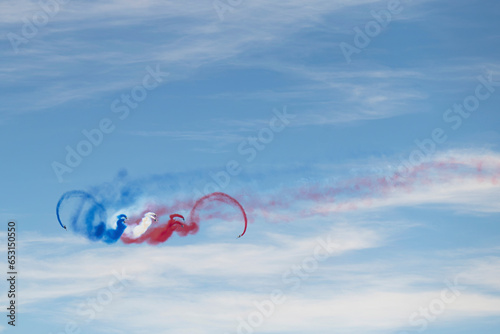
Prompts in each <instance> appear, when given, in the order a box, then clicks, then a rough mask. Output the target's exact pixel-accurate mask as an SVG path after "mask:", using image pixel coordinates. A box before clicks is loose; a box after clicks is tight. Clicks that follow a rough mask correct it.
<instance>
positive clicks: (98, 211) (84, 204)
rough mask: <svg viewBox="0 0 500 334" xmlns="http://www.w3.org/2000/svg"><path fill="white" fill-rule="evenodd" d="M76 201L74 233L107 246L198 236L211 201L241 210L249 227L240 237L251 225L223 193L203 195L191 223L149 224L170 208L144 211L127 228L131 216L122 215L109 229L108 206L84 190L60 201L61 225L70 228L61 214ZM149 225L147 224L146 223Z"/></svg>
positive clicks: (176, 219)
mask: <svg viewBox="0 0 500 334" xmlns="http://www.w3.org/2000/svg"><path fill="white" fill-rule="evenodd" d="M75 198H78V199H79V201H78V203H77V205H76V207H75V208H73V209H74V210H73V211H72V214H71V216H70V218H69V221H70V223H71V227H72V230H74V231H75V232H77V233H80V234H83V235H85V236H86V237H88V238H89V239H90V240H94V241H97V240H103V241H104V242H106V243H113V242H116V241H117V240H118V239H121V240H122V242H123V243H125V244H131V243H143V242H147V243H149V244H153V245H156V244H159V243H163V242H165V241H166V240H168V239H169V238H170V237H171V236H172V234H173V233H174V232H177V234H179V236H187V235H188V234H195V233H196V232H198V230H199V223H200V217H199V210H200V209H201V208H202V207H203V206H204V205H205V204H206V203H208V202H210V201H219V202H223V203H226V204H229V205H231V206H236V207H237V208H239V209H240V211H241V213H242V215H243V218H244V222H245V227H244V230H243V233H242V234H240V235H239V236H238V238H239V237H241V236H243V235H244V234H245V232H246V229H247V224H248V219H247V215H246V213H245V210H244V209H243V206H242V205H241V204H240V203H239V202H238V201H237V200H236V199H234V198H233V197H231V196H229V195H227V194H224V193H220V192H219V193H213V194H209V195H206V196H203V197H202V198H200V199H199V200H198V201H196V202H195V204H194V206H193V208H192V209H191V213H190V216H189V223H186V222H185V219H184V217H183V216H182V215H180V214H177V213H174V214H171V215H170V217H169V220H168V221H167V223H165V224H161V223H154V222H152V221H150V220H149V221H148V220H147V219H150V218H151V215H152V214H153V215H155V218H156V217H161V216H163V215H165V214H166V213H167V212H168V211H170V210H172V208H167V207H157V208H151V207H148V208H147V209H146V210H145V211H144V212H142V215H141V216H144V218H142V220H140V218H139V217H134V218H132V219H131V220H132V221H133V222H134V223H131V224H129V225H126V224H125V219H127V217H126V216H125V215H124V214H120V215H119V216H118V222H117V227H116V229H110V228H107V227H106V218H107V215H106V209H105V207H104V206H103V205H102V204H101V203H99V202H98V201H97V200H96V199H95V198H94V197H93V196H92V195H90V194H88V193H86V192H84V191H80V190H74V191H69V192H67V193H65V194H63V195H62V196H61V198H60V199H59V202H58V203H57V208H56V214H57V220H58V222H59V224H60V225H61V226H62V227H63V228H65V229H66V226H65V225H64V224H63V223H62V219H61V214H60V211H61V209H62V208H63V206H64V204H65V203H67V201H68V200H70V199H75ZM178 204H180V205H179V206H181V207H187V206H188V205H189V202H184V203H178ZM191 204H192V202H191ZM152 211H154V212H152ZM82 212H83V213H84V216H83V218H82V219H83V225H84V227H85V228H82V226H81V225H82V224H80V223H79V222H80V221H81V220H82V219H81V216H82ZM148 215H149V216H148ZM219 216H220V215H219ZM212 217H213V215H210V216H209V218H212ZM145 219H146V221H145ZM145 222H146V223H147V224H144V223H145ZM155 222H156V219H155ZM141 224H143V225H144V226H143V228H139V229H140V230H141V231H140V232H141V233H140V234H139V233H134V231H135V230H139V229H137V227H138V226H139V227H140V226H142V225H141ZM146 225H147V226H146ZM124 231H125V233H124Z"/></svg>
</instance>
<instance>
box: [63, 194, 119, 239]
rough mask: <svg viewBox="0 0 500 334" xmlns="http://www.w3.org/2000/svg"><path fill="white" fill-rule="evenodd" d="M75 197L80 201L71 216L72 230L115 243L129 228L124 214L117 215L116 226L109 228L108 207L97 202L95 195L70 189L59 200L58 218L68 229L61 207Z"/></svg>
mask: <svg viewBox="0 0 500 334" xmlns="http://www.w3.org/2000/svg"><path fill="white" fill-rule="evenodd" d="M74 198H78V199H79V202H78V204H77V206H76V208H75V209H74V210H73V212H72V214H71V216H70V218H69V222H70V224H71V227H72V230H74V231H75V232H77V233H79V234H82V235H85V236H86V237H87V238H89V239H90V240H93V241H97V240H102V241H104V242H105V243H108V244H112V243H115V242H116V241H117V240H118V239H120V237H121V235H122V234H123V231H125V229H126V228H127V225H126V224H125V220H126V219H127V216H125V215H123V214H121V215H119V216H118V217H117V218H118V221H117V226H116V228H115V229H110V228H107V227H106V220H107V214H106V208H105V207H104V206H103V205H102V204H100V203H99V202H97V200H96V199H95V198H94V196H92V195H90V194H89V193H86V192H84V191H81V190H73V191H68V192H66V193H64V194H63V195H62V196H61V198H60V199H59V201H58V202H57V207H56V215H57V220H58V222H59V224H60V225H61V226H62V227H63V228H64V229H67V227H66V225H64V224H63V223H62V220H61V214H60V213H61V209H62V208H63V207H64V204H66V203H67V202H68V200H70V199H74ZM84 209H85V210H84ZM82 212H84V214H82ZM82 220H83V226H82V224H79V222H80V221H82Z"/></svg>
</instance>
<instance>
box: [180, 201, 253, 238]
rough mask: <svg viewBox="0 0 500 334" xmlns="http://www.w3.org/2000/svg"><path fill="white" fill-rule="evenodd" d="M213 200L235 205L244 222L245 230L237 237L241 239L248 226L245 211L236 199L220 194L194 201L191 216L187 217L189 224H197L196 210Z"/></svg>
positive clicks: (197, 215) (198, 218)
mask: <svg viewBox="0 0 500 334" xmlns="http://www.w3.org/2000/svg"><path fill="white" fill-rule="evenodd" d="M213 200H215V201H220V202H223V203H226V204H229V205H236V206H237V207H238V208H239V209H240V211H241V214H242V215H243V219H244V220H245V228H244V229H243V233H241V234H240V235H239V236H238V238H241V237H242V236H243V235H244V234H245V232H246V231H247V225H248V219H247V214H246V212H245V209H243V206H241V204H240V203H239V202H238V201H237V200H236V199H234V198H232V197H231V196H229V195H227V194H224V193H221V192H215V193H212V194H209V195H205V196H203V197H202V198H200V199H199V200H197V201H196V203H195V204H194V207H193V209H192V210H191V214H190V215H189V221H191V224H193V223H198V222H199V220H200V217H199V214H198V210H199V209H200V208H201V207H202V206H203V204H205V203H206V202H207V201H213Z"/></svg>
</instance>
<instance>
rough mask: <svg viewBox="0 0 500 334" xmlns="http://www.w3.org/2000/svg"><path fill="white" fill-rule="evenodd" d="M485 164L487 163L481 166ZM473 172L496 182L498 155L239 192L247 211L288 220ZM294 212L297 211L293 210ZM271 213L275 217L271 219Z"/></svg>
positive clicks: (351, 208) (352, 207)
mask: <svg viewBox="0 0 500 334" xmlns="http://www.w3.org/2000/svg"><path fill="white" fill-rule="evenodd" d="M485 165H487V166H485ZM474 175H476V177H477V179H478V182H489V183H491V184H492V185H498V184H499V178H500V163H499V159H488V158H485V157H481V158H474V159H470V160H469V159H468V160H463V159H454V158H448V159H442V160H438V161H434V162H427V163H422V164H420V165H418V166H415V167H413V168H411V169H407V170H405V171H404V172H399V171H398V172H393V173H392V174H390V175H388V176H368V177H356V178H352V179H348V180H345V181H340V182H338V183H336V184H334V185H327V184H324V183H323V184H322V183H319V182H318V183H312V184H310V185H301V186H299V187H283V188H281V189H279V190H277V191H275V192H272V193H269V194H268V195H267V196H263V194H262V193H261V194H259V196H255V195H242V198H245V203H247V204H246V208H247V212H249V213H252V216H259V215H260V216H261V217H265V218H267V219H271V220H279V221H282V222H283V221H291V220H295V219H297V218H298V217H301V218H306V217H311V216H315V215H322V216H324V215H328V214H329V213H331V212H332V211H355V210H357V209H358V208H359V207H360V206H370V205H371V203H372V202H373V200H375V199H379V198H384V197H387V196H390V195H391V194H394V193H395V192H401V191H402V192H403V193H406V194H408V193H412V192H413V191H414V189H416V188H417V187H428V186H430V185H432V184H436V183H441V182H449V181H450V178H453V179H454V180H455V182H461V180H463V179H464V178H469V177H470V176H474ZM325 204H332V205H334V206H332V209H333V208H335V210H330V211H329V213H322V212H319V211H318V210H317V209H316V208H317V205H325ZM291 208H294V209H296V210H297V211H295V210H294V211H295V213H289V212H288V213H285V214H280V213H279V212H278V211H279V210H287V209H291ZM297 212H298V213H297ZM273 217H275V219H272V218H273Z"/></svg>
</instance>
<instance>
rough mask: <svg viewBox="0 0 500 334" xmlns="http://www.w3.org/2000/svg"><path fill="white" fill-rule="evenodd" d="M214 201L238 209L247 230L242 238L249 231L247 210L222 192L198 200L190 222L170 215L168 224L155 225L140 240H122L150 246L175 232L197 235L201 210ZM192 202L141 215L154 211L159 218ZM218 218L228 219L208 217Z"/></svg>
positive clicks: (213, 216)
mask: <svg viewBox="0 0 500 334" xmlns="http://www.w3.org/2000/svg"><path fill="white" fill-rule="evenodd" d="M213 201H218V202H223V203H225V204H229V205H230V206H233V207H236V208H238V209H239V210H240V211H241V213H242V215H243V219H244V222H245V228H244V230H243V233H242V234H240V235H239V236H238V238H239V237H241V236H243V235H244V234H245V232H246V230H247V224H248V219H247V215H246V212H245V210H244V209H243V206H242V205H241V204H240V203H239V202H238V201H237V200H236V199H234V198H233V197H231V196H229V195H227V194H224V193H221V192H216V193H212V194H209V195H205V196H203V197H202V198H200V199H198V200H197V201H196V202H195V203H194V205H193V207H192V209H191V212H190V214H189V219H188V222H185V223H184V222H183V221H182V220H181V219H182V218H184V217H183V216H182V215H180V214H176V213H175V214H172V215H170V219H169V220H168V222H167V223H165V224H161V223H159V224H158V223H153V225H151V227H150V228H149V229H148V230H147V231H146V232H145V233H144V234H143V235H141V236H140V237H139V238H136V239H134V238H130V237H129V236H127V235H125V234H123V235H122V237H121V240H122V241H123V243H125V244H131V243H137V244H138V243H143V242H147V243H149V244H153V245H156V244H159V243H162V242H165V241H167V240H168V239H169V238H170V237H171V236H172V234H173V233H174V232H177V233H178V234H179V235H180V236H183V237H184V236H186V235H188V234H195V233H196V232H198V230H199V223H200V215H199V210H200V209H202V208H203V207H206V205H207V204H209V203H213ZM190 203H192V202H177V203H176V205H174V206H169V207H166V206H162V207H155V206H150V207H148V208H147V209H145V210H144V211H143V212H142V213H141V217H142V216H144V214H145V213H146V212H149V211H153V212H155V213H156V214H157V216H158V217H161V216H163V215H165V214H166V213H167V212H172V211H174V212H175V211H177V210H179V208H185V207H187V205H189V204H190ZM141 217H134V218H132V219H131V220H132V221H134V223H133V224H130V225H129V226H134V225H137V224H138V223H139V222H140V220H141ZM216 217H226V215H225V214H221V213H219V214H210V215H208V217H207V218H208V219H210V218H216Z"/></svg>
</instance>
